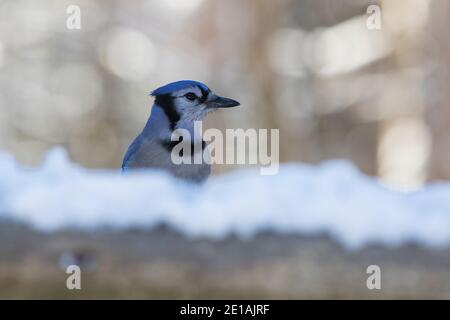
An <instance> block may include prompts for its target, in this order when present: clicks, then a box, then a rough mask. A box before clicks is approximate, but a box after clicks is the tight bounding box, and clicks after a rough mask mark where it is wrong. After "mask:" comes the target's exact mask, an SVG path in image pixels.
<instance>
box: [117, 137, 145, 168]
mask: <svg viewBox="0 0 450 320" xmlns="http://www.w3.org/2000/svg"><path fill="white" fill-rule="evenodd" d="M141 144H142V137H141V135H139V136H138V137H137V138H136V139H134V141H133V143H132V144H131V145H130V146H129V147H128V150H127V153H126V154H125V157H124V158H123V162H122V172H124V171H125V170H126V168H127V163H128V161H129V160H130V159H131V157H132V156H133V155H134V154H135V153H136V152H137V151H138V150H139V148H140V147H141Z"/></svg>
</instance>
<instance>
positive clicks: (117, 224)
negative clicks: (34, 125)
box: [0, 149, 450, 248]
mask: <svg viewBox="0 0 450 320" xmlns="http://www.w3.org/2000/svg"><path fill="white" fill-rule="evenodd" d="M0 179H1V180H0V217H4V218H12V219H15V220H19V221H23V222H26V223H29V224H31V225H32V226H34V227H35V228H37V229H39V230H43V231H53V230H57V229H60V228H67V227H71V228H73V227H75V228H83V229H95V228H99V227H112V228H128V227H141V228H150V227H152V226H155V225H157V224H159V223H162V222H164V223H166V224H168V225H170V226H171V227H173V228H175V229H176V230H179V231H181V232H182V233H184V234H186V235H187V236H193V237H196V236H206V237H212V238H220V237H223V236H226V235H227V234H230V233H233V234H237V235H239V236H241V237H243V238H246V237H251V236H252V235H254V234H255V233H256V232H258V231H262V230H273V231H276V232H282V233H285V232H290V233H292V232H293V233H301V234H312V233H319V232H320V233H321V232H326V233H328V234H330V235H331V236H333V237H335V238H336V239H337V240H338V241H340V242H341V243H343V244H345V245H346V246H348V247H350V248H356V247H360V246H362V245H364V244H367V243H372V242H376V243H383V244H385V245H398V244H402V243H404V242H406V241H415V242H419V243H422V244H424V245H428V246H446V245H449V244H450V183H449V184H436V185H430V186H428V187H427V188H425V189H424V190H422V191H419V192H415V193H409V194H403V193H395V192H392V191H389V190H386V189H385V188H383V187H382V186H380V185H379V184H378V183H377V181H376V180H375V179H372V178H369V177H366V176H364V175H362V174H361V173H359V172H358V171H357V169H355V168H354V167H353V166H352V165H351V164H349V163H347V162H344V161H330V162H325V163H323V164H321V165H319V166H309V165H300V164H289V165H283V166H281V168H280V172H279V174H278V175H275V176H260V175H259V174H258V171H257V170H248V171H238V172H235V173H232V174H228V175H224V176H218V177H212V178H211V179H210V180H209V181H208V182H207V183H206V184H204V185H202V186H195V185H191V184H188V183H185V182H182V181H179V180H176V179H174V178H172V177H170V176H168V175H166V174H165V173H162V172H157V171H146V172H141V173H139V174H134V175H127V176H122V175H121V174H120V172H119V171H117V172H112V171H93V170H86V169H83V168H80V167H78V166H77V165H74V164H72V163H71V162H70V161H69V160H68V159H67V156H66V154H65V152H64V151H63V150H62V149H55V150H53V151H51V152H50V153H49V154H48V156H47V158H46V160H45V162H44V164H43V165H42V167H41V168H39V169H29V168H23V167H21V166H19V165H17V163H16V162H15V160H14V159H13V158H12V157H10V156H8V155H4V154H3V155H2V154H0Z"/></svg>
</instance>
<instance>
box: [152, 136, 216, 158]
mask: <svg viewBox="0 0 450 320" xmlns="http://www.w3.org/2000/svg"><path fill="white" fill-rule="evenodd" d="M160 143H161V145H162V146H163V147H164V148H165V149H166V150H167V151H169V152H172V149H173V148H174V147H175V146H176V145H177V144H179V143H183V141H182V140H180V141H167V140H162V141H160ZM195 145H196V144H195V143H193V142H191V144H190V147H191V154H192V155H193V154H194V153H195V151H196V150H195ZM206 146H207V143H206V142H205V141H202V151H203V150H205V148H206ZM180 156H183V149H181V151H180Z"/></svg>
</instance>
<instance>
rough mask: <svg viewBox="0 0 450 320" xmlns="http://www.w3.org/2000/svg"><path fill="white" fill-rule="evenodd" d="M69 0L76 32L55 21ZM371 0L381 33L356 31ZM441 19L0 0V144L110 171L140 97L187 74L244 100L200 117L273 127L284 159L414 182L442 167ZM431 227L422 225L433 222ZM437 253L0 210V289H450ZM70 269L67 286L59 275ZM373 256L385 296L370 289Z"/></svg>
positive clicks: (268, 292) (134, 121)
mask: <svg viewBox="0 0 450 320" xmlns="http://www.w3.org/2000/svg"><path fill="white" fill-rule="evenodd" d="M71 5H76V6H79V8H80V9H81V29H69V28H67V26H66V22H67V19H68V18H69V17H70V15H71V14H70V13H67V8H68V7H69V6H71ZM370 5H378V6H380V8H381V24H380V29H370V28H368V27H367V22H368V19H369V21H370V19H371V15H370V14H367V9H368V7H369V6H370ZM373 14H374V12H372V15H373ZM449 17H450V2H449V1H448V0H379V1H374V0H373V1H368V0H277V1H274V0H245V1H239V0H164V1H157V0H134V1H129V0H111V1H100V0H97V1H94V0H0V152H8V153H11V154H13V155H14V156H15V157H17V159H18V161H19V162H20V163H22V164H24V165H27V166H38V165H39V164H40V163H41V161H42V159H43V157H44V155H45V154H46V153H47V151H48V150H49V149H51V148H52V147H54V146H56V145H62V146H63V147H64V148H65V149H67V151H68V153H69V155H70V158H71V159H72V160H73V161H74V162H76V163H79V164H81V165H82V166H84V167H87V168H112V169H117V170H119V168H120V166H121V161H122V157H123V154H124V152H125V151H126V149H127V147H128V145H129V144H130V142H131V141H132V139H133V138H134V137H135V136H136V135H137V134H138V133H139V132H140V130H142V128H143V126H144V124H145V122H146V121H147V117H148V115H149V113H150V107H151V105H152V99H151V97H149V92H150V91H151V90H153V89H155V88H157V87H159V86H161V85H163V84H165V83H168V82H172V81H176V80H180V79H195V80H198V81H202V82H205V83H207V84H208V85H209V86H210V87H211V88H212V89H213V90H214V91H216V92H217V93H219V94H222V95H225V96H229V97H232V98H235V99H237V100H239V101H240V102H241V104H242V107H240V108H234V109H230V110H227V111H224V112H217V113H214V114H212V115H210V116H209V117H208V119H207V123H206V124H207V126H209V127H216V128H221V129H225V128H244V129H246V128H275V129H279V130H280V160H281V161H282V162H299V161H300V162H306V163H319V162H321V161H323V160H327V159H335V158H343V159H347V160H350V161H351V162H353V163H354V164H356V165H357V166H358V168H359V169H360V170H362V171H363V172H364V173H365V174H368V175H371V176H376V177H379V178H380V179H381V180H382V181H383V183H385V184H386V185H387V186H389V187H390V188H393V189H395V190H401V191H407V190H415V189H417V188H420V187H421V186H423V185H424V184H425V183H428V182H431V181H436V180H448V179H450V107H449V103H450V81H449V80H450V79H449V78H450V73H449V69H450V68H449V66H450V40H449V36H448V31H449V30H450V19H449ZM372 19H373V16H372ZM372 21H373V20H372ZM237 168H238V166H225V165H223V166H216V167H215V168H214V172H215V173H216V174H221V173H224V172H227V171H229V170H235V169H237ZM0 179H1V177H0ZM0 181H1V180H0ZM50 183H52V182H50ZM49 189H51V188H49ZM11 190H12V191H11V192H14V190H15V189H11ZM68 190H72V189H68ZM442 194H443V196H442V198H443V199H444V198H446V197H445V192H442ZM40 195H41V194H40V193H39V194H38V196H37V197H38V198H39V197H40ZM20 196H22V195H20ZM102 199H103V198H102ZM344 199H346V198H345V197H344ZM433 199H434V198H433ZM0 200H2V201H5V199H4V198H3V199H1V198H0ZM249 201H250V200H249ZM376 201H377V200H373V203H374V204H375V203H376ZM405 202H406V200H405ZM31 205H32V204H31ZM436 206H438V204H436ZM432 207H433V206H430V208H428V207H427V208H424V209H423V211H424V214H430V215H431V218H433V216H432V214H433V208H432ZM280 208H282V205H280ZM434 209H436V208H434ZM280 210H282V209H280ZM418 210H422V208H419V209H418ZM80 211H82V208H80ZM0 213H1V212H0ZM151 213H152V206H151V205H149V206H148V207H147V206H146V208H145V209H143V214H151ZM383 213H384V212H380V214H383ZM42 214H43V215H45V212H43V213H42ZM274 214H278V213H277V212H275V213H274ZM356 214H358V216H359V217H360V218H361V219H364V216H363V215H359V214H360V212H357V213H356ZM361 214H363V212H361ZM361 219H360V220H358V219H356V222H355V223H353V224H352V223H349V224H348V225H349V228H350V227H352V228H353V227H354V228H355V229H356V230H357V229H358V226H359V225H358V221H362V220H361ZM393 219H395V217H394V218H393ZM414 219H416V220H414ZM387 220H388V219H387ZM418 221H419V220H418V218H417V217H413V218H412V219H411V223H419V222H418ZM441 221H443V220H439V219H435V220H433V221H432V222H433V224H432V226H433V227H434V229H426V228H425V229H426V230H432V231H430V232H437V233H438V234H441V233H444V232H446V230H442V229H439V226H440V225H445V224H442V223H441ZM351 222H354V221H351ZM352 230H354V229H352ZM388 230H389V228H388ZM449 256H450V249H449V248H448V247H447V248H443V249H442V250H441V249H439V250H434V249H433V250H428V249H427V248H423V247H421V246H418V245H416V244H414V243H413V244H405V245H403V246H401V247H396V248H390V247H382V246H380V245H378V246H377V245H372V246H367V247H365V248H363V249H361V250H355V251H352V252H348V251H346V250H345V249H344V248H343V247H341V246H340V245H339V244H337V243H336V242H334V241H333V240H331V239H330V238H329V237H328V236H326V235H320V234H319V235H301V234H300V235H284V234H273V233H269V232H267V233H264V232H263V233H261V234H258V235H257V236H255V238H252V239H244V240H241V239H238V237H236V236H233V235H231V236H229V237H227V238H226V239H222V240H220V241H216V240H210V239H203V238H200V239H197V238H195V239H186V238H184V237H182V236H181V235H180V234H178V233H176V232H174V231H172V230H170V229H169V228H168V227H167V226H164V225H163V226H160V227H158V228H156V229H155V230H118V231H116V232H115V231H114V230H103V229H102V230H96V231H95V232H91V231H89V230H85V231H81V230H60V231H56V232H54V233H42V232H37V231H35V230H33V229H30V228H28V227H27V226H24V225H21V224H14V223H12V224H9V223H8V221H6V222H5V221H3V220H2V221H1V223H0V283H1V285H0V298H5V297H6V298H18V297H19V298H24V297H31V298H42V297H53V298H54V297H57V298H61V297H68V298H73V297H108V298H111V297H113V298H136V297H137V298H142V297H144V298H149V297H150V298H161V297H163V298H174V297H175V298H198V297H201V298H205V297H208V298H211V297H212V298H230V297H232V298H266V297H269V298H292V297H294V298H349V297H351V298H354V297H357V298H377V297H378V298H379V297H383V298H391V297H397V298H417V297H422V298H423V297H425V298H430V297H437V298H442V297H447V298H448V297H450V274H449V273H448V270H449V268H450V260H449V259H448V257H449ZM73 263H75V264H78V265H80V266H81V267H82V268H83V272H84V271H86V275H84V273H83V277H87V279H86V280H83V288H84V290H83V291H82V292H79V293H74V292H71V291H68V290H67V289H66V287H65V286H64V284H65V281H66V276H67V275H66V273H65V268H66V266H67V265H70V264H73ZM373 263H376V264H378V265H380V266H381V267H382V268H383V291H379V292H376V291H369V290H367V287H366V285H365V284H366V278H367V274H366V272H365V270H366V267H367V266H368V265H370V264H373ZM118 275H120V276H118Z"/></svg>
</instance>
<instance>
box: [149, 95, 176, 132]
mask: <svg viewBox="0 0 450 320" xmlns="http://www.w3.org/2000/svg"><path fill="white" fill-rule="evenodd" d="M155 105H157V106H158V107H160V108H161V109H163V111H164V113H165V114H166V116H167V119H168V120H169V122H170V129H171V130H172V131H173V130H175V127H176V125H177V122H178V121H180V114H179V113H178V111H177V109H176V108H175V106H174V105H173V100H172V97H171V96H170V95H168V94H162V95H158V96H156V98H155Z"/></svg>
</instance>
